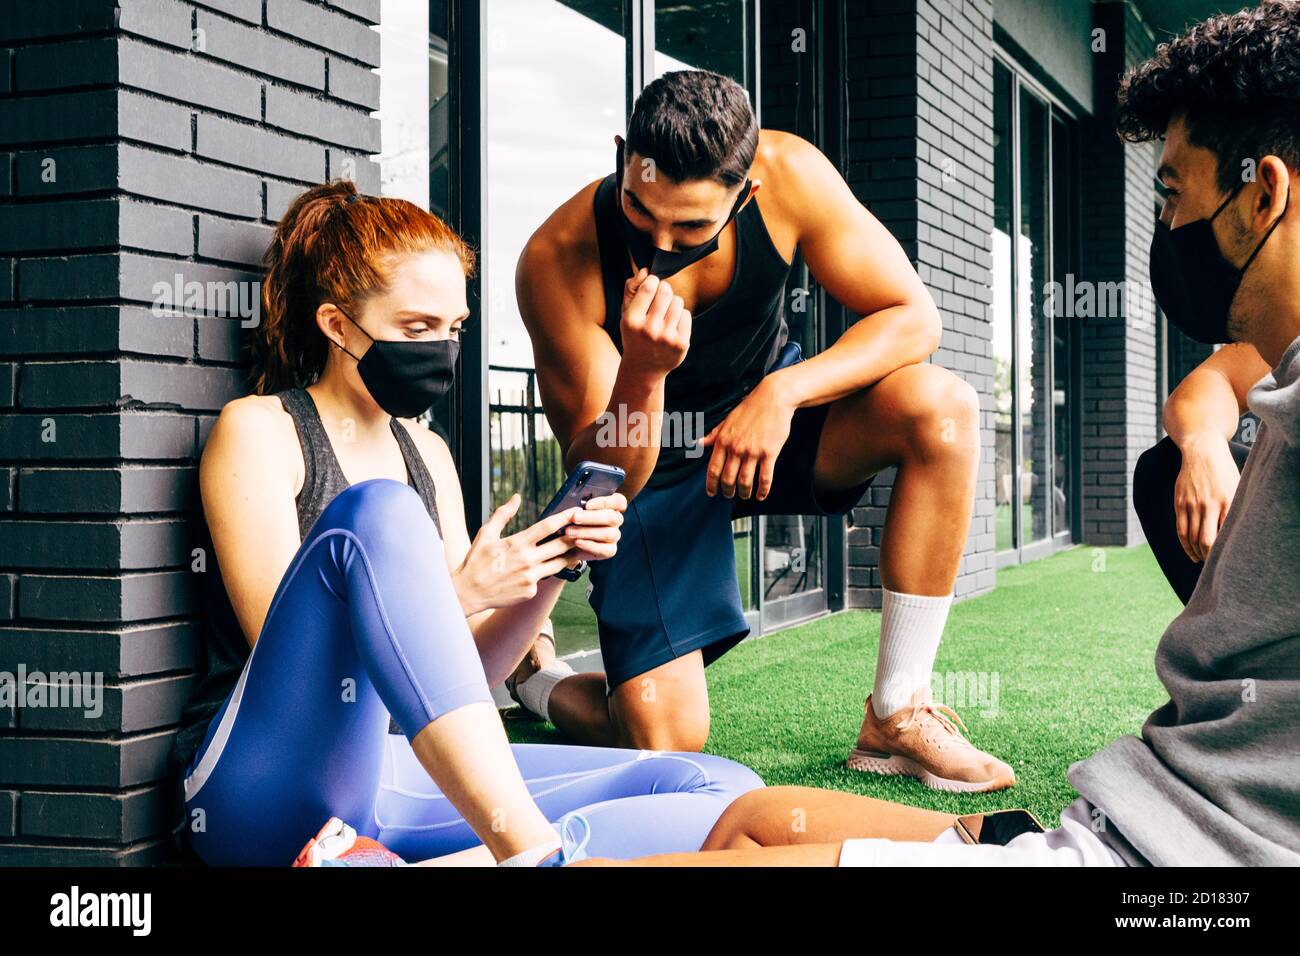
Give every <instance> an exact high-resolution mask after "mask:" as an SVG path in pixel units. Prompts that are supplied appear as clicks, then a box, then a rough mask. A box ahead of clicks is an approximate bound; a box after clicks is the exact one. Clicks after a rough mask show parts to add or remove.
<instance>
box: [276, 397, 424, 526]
mask: <svg viewBox="0 0 1300 956" xmlns="http://www.w3.org/2000/svg"><path fill="white" fill-rule="evenodd" d="M276 397H277V398H279V399H280V404H281V405H283V406H284V410H285V411H286V412H288V413H289V416H290V417H291V418H292V419H293V426H294V428H296V429H297V431H298V443H299V444H300V445H302V463H303V469H304V472H303V479H302V490H301V491H300V492H298V499H297V505H298V537H299V538H305V537H307V532H308V531H310V530H311V526H312V525H314V524H315V523H316V519H317V518H319V517H320V515H321V512H322V511H324V510H325V508H326V506H328V505H329V503H330V502H331V501H333V500H334V498H335V497H336V496H337V495H338V493H339V492H340V491H342V490H343V489H344V488H346V487H347V486H348V480H347V478H345V477H344V476H343V469H342V467H340V465H339V460H338V458H336V457H335V455H334V448H333V446H332V445H330V440H329V436H328V435H326V434H325V426H324V425H323V424H322V423H321V420H320V412H319V411H318V410H317V408H316V402H315V401H314V400H313V399H312V397H311V394H310V393H309V392H308V391H307V390H306V389H303V388H291V389H288V390H286V391H283V392H279V393H278V394H277V395H276ZM388 424H389V427H390V428H391V429H392V431H393V437H394V438H396V439H397V445H398V447H399V448H400V449H401V450H402V460H403V461H405V462H406V475H407V484H409V485H411V487H413V488H414V489H415V491H416V493H417V494H419V496H420V500H421V501H423V502H424V507H425V509H426V510H427V511H428V512H429V517H431V518H432V519H433V524H434V526H435V527H436V528H437V529H438V533H439V534H441V533H442V524H441V523H440V522H439V520H438V499H437V495H436V494H435V493H434V487H433V478H432V477H430V475H429V469H428V468H426V467H425V464H424V459H423V458H421V457H420V452H419V450H418V449H417V448H416V447H415V441H414V440H413V439H412V438H411V435H410V433H409V432H407V430H406V426H405V425H403V424H402V423H401V422H399V421H398V420H397V419H396V418H393V419H390V420H389V423H388Z"/></svg>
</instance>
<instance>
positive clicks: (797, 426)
mask: <svg viewBox="0 0 1300 956" xmlns="http://www.w3.org/2000/svg"><path fill="white" fill-rule="evenodd" d="M829 410H830V406H829V405H818V406H815V407H812V408H801V409H798V410H797V411H796V412H795V413H794V418H793V419H792V420H791V423H790V437H789V438H788V439H787V440H786V443H785V446H784V447H783V448H782V449H781V453H780V454H779V455H778V456H777V459H776V467H775V469H774V472H773V480H772V488H771V491H770V492H769V493H768V496H767V498H765V499H764V500H763V501H754V500H752V499H750V500H745V499H741V498H726V497H723V496H722V495H721V494H718V495H715V496H713V497H710V496H709V495H708V494H707V493H706V492H705V490H704V488H705V478H706V475H707V473H708V463H709V452H708V450H707V449H704V454H702V455H701V456H700V459H699V466H698V467H697V468H695V469H694V470H693V471H692V472H691V473H690V474H689V475H687V476H686V477H685V478H683V479H682V480H681V481H678V482H675V483H673V484H671V485H665V486H663V487H658V488H644V489H642V491H641V492H640V493H639V494H638V495H637V496H636V497H635V498H633V499H632V500H631V501H630V502H629V503H628V509H627V515H626V516H625V520H624V522H623V528H622V531H623V534H622V538H621V540H620V541H619V546H618V552H617V554H616V555H615V556H614V557H613V558H611V559H609V560H608V561H596V562H594V563H593V564H592V566H591V591H590V595H589V598H588V600H589V601H590V603H591V606H592V608H593V610H595V612H596V619H597V622H598V624H599V628H600V652H601V656H602V657H603V658H604V664H605V675H606V681H607V683H608V685H609V688H610V689H611V690H612V689H613V688H615V687H617V686H618V685H619V684H621V683H623V682H624V681H626V680H630V679H631V678H633V677H636V676H637V675H639V674H644V673H645V672H646V671H648V670H651V669H652V668H655V667H658V666H659V665H661V664H666V663H667V662H668V661H671V660H673V659H674V658H678V657H681V656H683V655H685V654H688V653H690V652H691V651H694V650H696V649H697V648H702V649H703V652H704V653H703V656H704V663H705V665H708V664H711V663H712V662H713V661H715V660H717V659H718V658H719V657H721V656H722V655H723V654H724V653H726V651H728V650H730V649H731V648H732V647H734V646H735V645H736V644H738V643H740V642H741V641H742V640H743V639H744V638H745V637H746V635H748V634H749V626H748V625H747V624H746V623H745V615H744V611H743V610H742V608H741V603H740V588H739V585H738V584H737V582H736V551H735V545H734V543H733V538H732V530H731V522H732V519H734V518H743V517H746V516H747V515H764V514H766V515H815V516H823V515H841V514H846V513H848V512H849V511H850V510H852V508H853V506H854V505H856V504H857V503H858V501H859V500H861V498H862V495H863V493H864V492H865V491H866V490H867V486H868V485H870V484H871V479H867V480H866V481H864V482H862V484H860V485H858V486H857V487H855V488H850V489H848V490H846V491H841V492H837V493H835V494H833V495H829V496H826V495H822V496H819V495H817V494H816V493H815V492H814V491H813V465H814V463H815V462H816V460H817V446H818V443H819V442H820V440H821V434H822V426H823V425H824V424H825V422H826V414H827V412H828V411H829Z"/></svg>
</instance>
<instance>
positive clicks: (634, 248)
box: [614, 144, 752, 279]
mask: <svg viewBox="0 0 1300 956" xmlns="http://www.w3.org/2000/svg"><path fill="white" fill-rule="evenodd" d="M614 176H615V180H616V183H617V186H618V191H617V199H618V218H619V222H621V223H622V225H623V240H624V241H625V242H626V243H627V251H628V252H630V253H632V261H633V262H635V263H636V266H637V268H638V269H646V268H648V269H649V270H650V274H651V275H652V276H658V277H659V278H660V279H666V278H668V277H669V276H670V275H674V274H675V273H678V272H681V271H682V270H683V269H685V268H686V267H687V266H689V265H690V264H691V263H693V262H698V261H699V260H701V259H703V258H704V257H705V256H707V255H709V254H710V253H713V252H716V251H717V248H718V237H719V236H721V235H722V230H723V229H726V228H727V224H728V223H730V222H731V220H733V219H735V218H736V214H737V213H738V212H740V207H741V206H743V205H744V204H745V200H746V199H748V198H749V190H750V186H751V185H752V183H751V182H750V181H749V180H748V179H746V180H745V185H744V186H742V187H741V189H740V195H739V196H737V197H736V204H735V205H734V206H732V207H731V212H730V214H728V216H727V218H726V221H724V222H723V224H722V226H721V228H719V229H718V231H717V232H715V233H714V234H713V238H712V239H710V240H709V241H708V242H702V243H700V244H699V245H698V246H691V247H690V248H689V249H679V250H677V251H675V252H674V251H667V252H666V251H664V250H663V249H658V248H656V247H655V244H654V243H653V242H652V241H651V239H650V237H649V236H647V235H646V234H645V233H644V232H642V231H641V230H639V229H637V227H636V226H634V225H632V223H631V222H630V221H628V218H627V213H625V212H623V146H622V144H620V145H619V147H618V160H617V163H616V165H615V167H614Z"/></svg>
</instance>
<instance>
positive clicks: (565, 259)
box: [519, 180, 600, 278]
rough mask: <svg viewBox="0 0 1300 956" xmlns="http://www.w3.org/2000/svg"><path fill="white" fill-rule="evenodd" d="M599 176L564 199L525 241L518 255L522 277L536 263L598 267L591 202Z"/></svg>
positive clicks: (570, 266)
mask: <svg viewBox="0 0 1300 956" xmlns="http://www.w3.org/2000/svg"><path fill="white" fill-rule="evenodd" d="M599 185H600V180H596V181H595V182H593V183H589V184H588V185H586V186H584V187H583V188H582V189H580V190H578V192H576V193H575V194H574V195H573V196H571V197H570V198H568V199H566V200H565V201H564V202H563V203H561V204H560V206H559V207H558V208H557V209H556V210H555V212H553V213H551V214H550V215H549V216H548V217H547V218H546V221H545V222H543V223H542V224H541V225H540V226H538V227H537V230H536V231H535V232H534V233H533V234H532V235H531V236H530V237H529V238H528V241H527V242H526V243H525V244H524V251H523V253H522V254H521V255H520V257H519V271H520V275H521V277H523V278H528V276H527V273H528V272H529V271H530V270H532V269H533V268H534V267H535V266H536V267H544V268H555V267H557V266H559V267H563V268H566V269H572V268H581V267H583V266H584V265H585V266H586V267H587V268H590V269H593V270H595V271H597V272H599V271H600V262H599V245H598V243H597V241H596V216H595V212H594V210H593V208H592V203H593V200H594V197H595V194H596V187H597V186H599Z"/></svg>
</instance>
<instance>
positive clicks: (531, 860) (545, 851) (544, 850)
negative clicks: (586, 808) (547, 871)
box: [497, 838, 563, 866]
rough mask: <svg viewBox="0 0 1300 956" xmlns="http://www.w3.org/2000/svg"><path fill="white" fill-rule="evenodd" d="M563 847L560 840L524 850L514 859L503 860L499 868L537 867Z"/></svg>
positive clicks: (513, 857)
mask: <svg viewBox="0 0 1300 956" xmlns="http://www.w3.org/2000/svg"><path fill="white" fill-rule="evenodd" d="M562 846H563V844H562V843H560V841H559V838H556V839H555V840H554V841H553V842H550V843H539V844H538V845H537V846H535V847H533V848H532V849H529V850H524V852H523V853H516V854H515V855H514V856H512V857H508V858H507V859H504V860H502V861H501V862H500V863H498V864H497V866H536V865H537V864H538V863H541V862H542V860H544V859H546V858H547V857H548V856H550V855H551V854H552V853H554V852H555V851H556V850H559V849H560V848H561V847H562Z"/></svg>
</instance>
